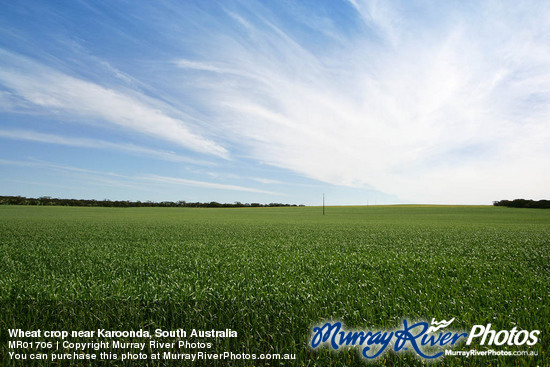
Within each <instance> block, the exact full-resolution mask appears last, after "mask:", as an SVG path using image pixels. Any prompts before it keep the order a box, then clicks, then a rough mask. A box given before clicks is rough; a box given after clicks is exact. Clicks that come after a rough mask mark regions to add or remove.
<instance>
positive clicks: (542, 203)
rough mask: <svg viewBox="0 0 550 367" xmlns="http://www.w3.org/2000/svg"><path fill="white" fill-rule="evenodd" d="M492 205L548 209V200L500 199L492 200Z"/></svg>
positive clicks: (549, 205) (549, 203)
mask: <svg viewBox="0 0 550 367" xmlns="http://www.w3.org/2000/svg"><path fill="white" fill-rule="evenodd" d="M493 205H494V206H507V207H509V208H537V209H550V200H537V201H535V200H525V199H515V200H500V201H494V202H493Z"/></svg>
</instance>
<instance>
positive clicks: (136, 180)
mask: <svg viewBox="0 0 550 367" xmlns="http://www.w3.org/2000/svg"><path fill="white" fill-rule="evenodd" d="M0 165H8V166H19V167H33V168H41V169H47V170H55V171H60V172H65V173H67V174H71V175H75V178H77V179H78V178H79V177H80V178H84V179H86V180H87V182H88V183H89V180H92V181H93V182H94V183H95V184H101V185H107V186H113V187H132V188H140V189H145V188H146V187H150V186H151V185H155V184H163V185H170V186H173V185H181V186H191V187H199V188H208V189H214V190H229V191H242V192H252V193H260V194H269V195H278V196H280V195H283V194H280V193H277V192H273V191H267V190H261V189H256V188H253V187H246V186H241V185H231V184H224V183H217V182H210V181H201V180H190V179H186V178H182V177H173V176H163V175H155V174H146V175H135V176H130V175H124V174H120V173H116V172H108V171H101V170H92V169H88V168H81V167H74V166H69V165H65V164H58V163H53V162H47V161H43V160H38V159H31V160H26V161H21V160H9V159H0ZM79 175H80V176H79Z"/></svg>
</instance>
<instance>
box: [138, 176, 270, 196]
mask: <svg viewBox="0 0 550 367" xmlns="http://www.w3.org/2000/svg"><path fill="white" fill-rule="evenodd" d="M142 179H143V180H148V181H153V182H158V183H165V184H171V185H173V184H176V185H184V186H195V187H201V188H208V189H220V190H233V191H245V192H256V193H260V194H270V195H280V194H278V193H276V192H273V191H266V190H260V189H255V188H251V187H244V186H238V185H227V184H219V183H215V182H206V181H196V180H188V179H185V178H179V177H169V176H159V175H147V176H143V177H142Z"/></svg>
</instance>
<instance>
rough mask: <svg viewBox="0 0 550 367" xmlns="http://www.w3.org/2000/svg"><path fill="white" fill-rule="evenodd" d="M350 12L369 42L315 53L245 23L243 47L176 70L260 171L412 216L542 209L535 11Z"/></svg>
mask: <svg viewBox="0 0 550 367" xmlns="http://www.w3.org/2000/svg"><path fill="white" fill-rule="evenodd" d="M351 5H352V6H353V7H354V8H355V9H357V11H358V16H359V17H361V19H362V20H363V21H364V24H365V25H366V26H367V28H368V29H367V30H363V31H364V32H365V33H364V34H363V33H359V32H358V33H357V35H356V37H355V38H353V39H349V40H348V41H347V42H346V43H344V44H338V45H334V44H328V45H327V47H326V48H325V49H324V50H323V51H322V52H319V51H310V50H308V49H307V48H306V47H303V46H301V45H300V41H299V36H296V35H292V34H291V33H288V32H285V31H284V29H282V28H281V27H280V26H276V25H274V24H272V23H268V22H265V21H263V20H262V18H260V17H259V18H258V19H247V18H246V17H245V16H244V15H243V16H241V17H240V18H241V19H240V21H244V22H246V24H247V25H248V26H249V28H250V27H254V30H253V33H254V35H255V37H245V36H242V37H241V38H238V39H237V40H234V42H230V41H228V40H227V37H223V38H220V39H219V42H220V43H219V44H215V42H212V40H209V41H210V42H211V44H212V45H211V48H210V49H209V50H208V51H209V52H210V54H209V57H208V58H207V59H205V60H198V61H194V62H190V61H186V63H184V64H180V66H182V67H187V68H195V69H200V70H202V71H206V72H208V71H210V72H213V73H212V80H211V81H206V82H205V81H204V76H201V79H197V83H198V85H199V87H201V88H203V89H202V90H204V91H206V92H205V93H204V101H205V103H206V104H208V105H209V107H210V108H211V109H212V110H214V111H216V112H217V114H218V119H219V121H220V123H219V126H220V128H221V129H223V131H224V133H225V134H226V136H227V137H229V139H231V140H233V141H234V142H235V143H238V144H240V145H241V146H244V147H246V150H247V152H248V154H249V157H251V158H254V159H256V160H258V161H261V162H265V163H268V164H271V165H274V166H277V167H283V168H287V169H290V170H292V171H294V172H297V173H299V174H302V175H305V176H307V177H310V178H314V179H317V180H320V181H323V182H327V183H330V184H335V185H345V186H353V187H367V186H369V185H370V186H372V187H374V188H376V189H377V190H380V191H383V192H387V193H391V194H394V195H398V196H400V197H401V198H402V199H404V200H407V201H412V202H427V203H488V202H490V201H491V200H497V199H501V198H514V197H519V196H524V197H532V198H541V197H543V196H544V195H547V190H548V187H550V171H548V170H545V169H543V167H547V166H549V165H550V149H549V148H548V141H550V140H549V138H550V135H549V134H550V43H549V42H548V37H547V35H548V34H550V22H549V19H550V18H549V17H548V14H549V13H550V9H549V8H548V6H547V5H546V6H542V5H539V6H538V7H534V6H533V4H521V5H517V6H515V7H514V8H510V9H508V8H505V7H499V6H498V5H495V4H490V3H484V4H483V5H480V6H484V7H485V8H483V9H476V11H479V14H478V13H476V14H474V15H472V14H466V13H465V11H463V10H464V9H465V8H464V9H458V10H460V11H456V10H457V9H450V8H448V7H449V6H450V5H448V6H447V8H445V6H441V9H439V10H438V11H440V12H441V14H440V15H441V16H442V17H443V19H441V21H440V23H437V24H436V23H430V22H429V21H426V22H424V23H423V22H422V21H421V20H419V19H414V21H411V19H410V18H411V17H412V16H411V14H412V15H416V14H417V13H414V12H411V13H408V14H405V13H403V11H404V9H396V8H392V4H389V3H386V2H360V1H351ZM455 5H456V4H455ZM420 14H421V13H420ZM421 15H422V14H421ZM407 17H408V18H407ZM445 17H447V18H445ZM428 18H429V17H428ZM429 20H430V21H433V19H432V18H429ZM410 27H413V28H410ZM369 29H370V30H372V29H374V30H375V34H374V36H373V34H372V33H369ZM248 31H249V32H250V31H251V30H250V29H249V30H248ZM219 32H220V33H223V30H221V31H219ZM214 37H215V36H214ZM222 41H223V43H222ZM201 65H202V66H201ZM214 65H215V66H214ZM229 71H230V72H229ZM221 72H226V74H225V75H224V82H223V83H218V84H216V83H215V82H213V81H214V80H217V79H219V73H221ZM208 101H215V103H214V104H210V103H209V102H208ZM221 122H223V124H222V123H221Z"/></svg>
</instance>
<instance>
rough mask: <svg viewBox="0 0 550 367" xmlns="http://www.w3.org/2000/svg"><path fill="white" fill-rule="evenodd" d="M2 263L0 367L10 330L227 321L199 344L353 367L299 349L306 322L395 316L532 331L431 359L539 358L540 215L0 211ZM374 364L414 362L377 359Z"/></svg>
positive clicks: (548, 231) (549, 256) (380, 320)
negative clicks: (512, 341)
mask: <svg viewBox="0 0 550 367" xmlns="http://www.w3.org/2000/svg"><path fill="white" fill-rule="evenodd" d="M0 258H1V259H2V261H1V262H0V300H1V309H0V325H1V328H2V330H1V332H2V334H1V339H2V340H1V343H2V345H1V348H2V349H1V350H0V352H1V353H2V360H3V364H4V365H27V364H29V361H26V362H25V363H23V364H18V362H14V361H13V360H10V359H9V358H8V357H7V354H6V353H7V349H6V344H7V339H8V337H7V331H6V330H7V329H8V328H12V327H17V328H21V329H28V330H35V329H38V328H41V329H42V330H48V329H56V330H57V329H61V330H94V329H98V328H105V329H112V330H137V329H140V328H143V329H147V330H151V331H153V330H155V329H156V328H161V329H164V330H173V329H178V328H182V329H186V330H191V329H193V328H196V329H204V330H210V329H212V328H214V329H216V330H222V329H225V328H231V329H233V330H236V331H237V332H238V333H239V336H238V338H235V339H219V340H215V339H212V342H213V344H214V345H213V347H212V349H210V350H208V351H209V352H214V351H220V352H223V351H232V352H235V353H237V352H246V353H258V354H259V353H296V355H297V360H296V361H294V362H293V363H292V365H304V366H313V365H316V366H317V365H318V366H327V365H333V366H340V365H349V364H360V363H363V359H362V358H361V357H360V356H359V353H358V352H357V351H356V350H355V349H352V350H346V351H343V352H338V353H333V352H330V351H329V350H327V349H326V348H324V349H321V350H311V349H310V348H308V346H307V345H308V341H309V337H310V334H311V329H312V326H313V325H316V324H318V323H320V322H323V321H325V320H331V319H337V320H341V321H342V322H343V323H344V324H345V326H346V327H348V328H355V329H374V330H381V329H385V328H395V327H397V326H398V325H399V323H400V321H401V320H402V318H404V317H406V318H407V319H409V320H412V319H415V320H428V321H429V320H431V319H432V317H433V318H436V319H438V320H441V319H446V320H448V319H451V318H453V317H455V318H456V321H455V323H454V324H453V326H455V327H456V328H462V329H464V330H470V329H471V327H472V326H473V325H476V324H483V325H485V324H487V323H491V324H492V325H493V329H496V330H501V329H502V330H503V329H506V330H510V329H512V328H513V327H514V326H517V327H518V328H519V329H526V330H533V329H537V330H541V337H540V339H539V340H540V341H539V342H538V344H536V345H535V346H533V347H527V346H522V347H508V346H507V347H506V348H502V349H507V350H534V351H537V352H538V353H539V355H538V356H537V357H473V358H468V359H463V358H461V357H446V358H445V359H443V360H442V361H439V362H438V363H439V364H440V365H445V366H457V365H464V364H468V365H472V366H486V365H491V364H492V365H514V366H515V365H525V366H529V365H537V364H538V365H541V366H542V365H546V364H549V363H550V358H549V357H548V355H547V353H548V352H547V351H548V347H549V346H550V345H549V344H550V343H549V341H550V339H549V338H548V336H547V335H548V334H549V333H550V326H549V322H548V321H549V320H550V308H549V307H548V304H550V302H549V301H550V300H549V295H550V211H545V210H537V209H510V208H502V207H484V206H479V207H473V206H370V207H329V208H327V215H326V216H322V215H321V209H320V208H315V207H304V208H235V209H210V208H208V209H207V208H205V209H191V208H125V209H115V208H77V207H22V206H3V207H0ZM85 341H89V340H85ZM464 349H471V346H469V347H466V346H464ZM478 349H483V347H478ZM494 349H498V347H495V348H494ZM80 363H82V364H84V365H85V363H84V362H80ZM163 363H166V362H162V363H158V364H157V363H156V362H154V361H151V360H149V361H148V364H149V365H164V364H163ZM180 363H181V362H180ZM209 363H211V362H208V363H207V362H204V364H205V365H206V364H209ZM226 363H227V361H226ZM226 363H223V361H222V362H220V365H225V364H226ZM262 363H263V362H262ZM36 364H37V365H40V364H41V362H37V363H36ZM235 364H237V365H253V364H256V365H258V362H257V361H256V362H255V363H254V362H253V361H237V362H235ZM376 364H380V365H384V364H385V365H396V366H400V365H403V366H405V365H422V364H424V362H423V361H422V360H420V359H417V358H416V357H414V356H413V355H412V354H407V353H405V354H394V353H388V354H385V355H384V357H382V358H381V359H379V360H378V361H377V362H376ZM46 365H47V364H46ZM78 365H80V364H78ZM192 365H201V363H194V364H192ZM260 365H261V364H260ZM271 365H276V363H273V362H271ZM282 365H284V363H282Z"/></svg>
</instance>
